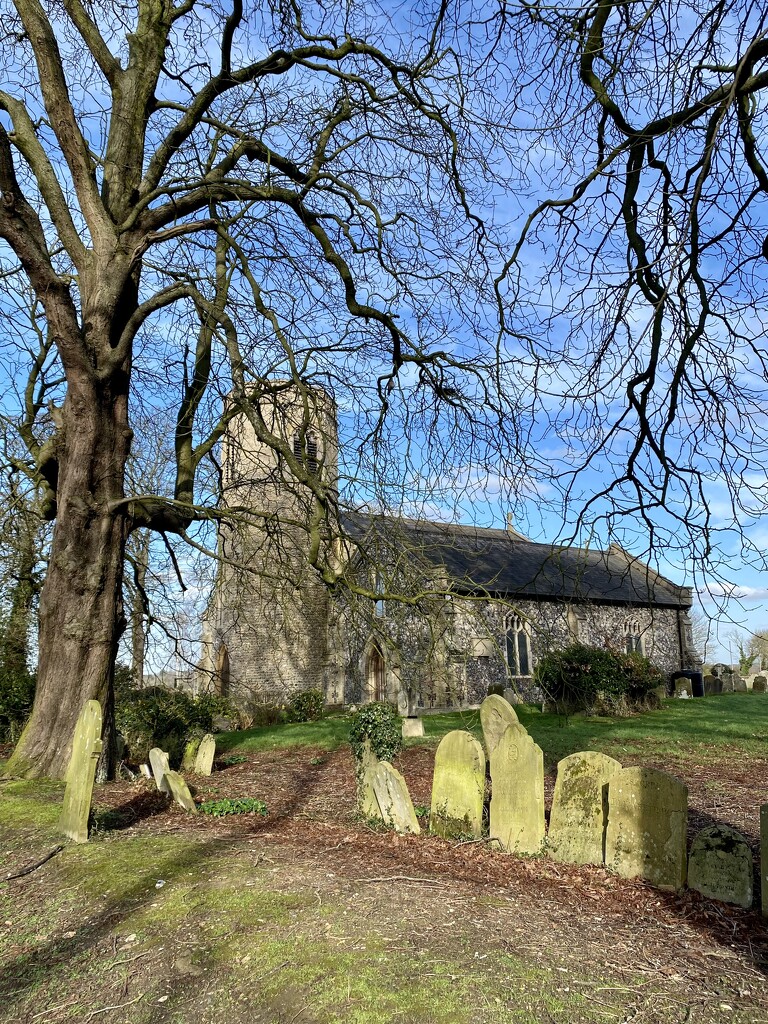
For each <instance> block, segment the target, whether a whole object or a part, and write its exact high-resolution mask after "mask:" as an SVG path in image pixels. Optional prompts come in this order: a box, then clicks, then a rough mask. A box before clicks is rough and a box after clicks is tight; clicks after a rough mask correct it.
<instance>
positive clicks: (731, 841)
mask: <svg viewBox="0 0 768 1024" xmlns="http://www.w3.org/2000/svg"><path fill="white" fill-rule="evenodd" d="M688 888H689V889H695V890H696V891H697V892H700V893H701V894H702V896H709V897H710V899H713V900H722V902H723V903H735V904H736V906H737V907H744V908H745V909H747V910H748V909H749V908H750V907H751V906H752V898H753V883H752V851H751V850H750V848H749V844H748V843H747V841H746V839H745V838H744V836H743V835H741V833H740V832H737V831H736V829H733V828H729V827H728V826H727V825H713V826H712V827H711V828H705V829H703V830H702V831H701V832H699V834H698V835H697V836H696V838H695V839H694V840H693V843H692V844H691V852H690V855H689V857H688Z"/></svg>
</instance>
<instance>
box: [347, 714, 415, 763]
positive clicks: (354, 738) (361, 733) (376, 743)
mask: <svg viewBox="0 0 768 1024" xmlns="http://www.w3.org/2000/svg"><path fill="white" fill-rule="evenodd" d="M366 740H370V741H371V749H372V750H373V752H374V754H375V755H376V757H378V758H379V759H380V760H382V761H391V760H392V759H393V758H394V757H396V756H397V755H398V754H399V753H400V751H401V750H402V749H403V726H402V722H401V720H400V715H399V714H398V712H397V708H396V707H395V705H394V704H388V703H386V702H384V701H380V702H374V703H372V704H364V705H363V707H361V708H360V710H359V711H357V712H356V713H355V714H354V715H353V716H352V726H351V728H350V730H349V743H350V746H351V747H352V752H353V753H354V755H355V758H356V759H357V760H358V761H359V760H360V758H361V757H362V755H363V744H364V743H365V741H366Z"/></svg>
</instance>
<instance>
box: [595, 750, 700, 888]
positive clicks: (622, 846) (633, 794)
mask: <svg viewBox="0 0 768 1024" xmlns="http://www.w3.org/2000/svg"><path fill="white" fill-rule="evenodd" d="M687 824H688V789H687V788H686V786H685V785H684V784H683V783H682V782H681V781H680V780H679V779H676V778H675V777H674V776H673V775H668V774H667V773H666V772H660V771H656V770H655V769H653V768H622V769H621V770H620V771H618V772H616V774H615V775H614V776H613V777H612V778H611V779H610V780H609V782H608V828H607V830H606V836H605V864H606V867H608V868H611V869H612V870H613V871H615V872H616V873H617V874H619V875H621V876H622V878H646V879H647V880H648V881H649V882H652V883H653V885H658V886H659V887H660V888H662V889H673V890H677V889H680V888H682V886H683V885H684V884H685V876H686V866H687V859H686V847H685V840H686V829H687Z"/></svg>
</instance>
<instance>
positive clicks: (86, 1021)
mask: <svg viewBox="0 0 768 1024" xmlns="http://www.w3.org/2000/svg"><path fill="white" fill-rule="evenodd" d="M143 998H144V993H143V992H141V993H140V994H139V995H137V996H136V998H135V999H130V1000H129V1001H128V1002H127V1003H120V1005H119V1006H102V1007H101V1009H100V1010H91V1012H90V1013H89V1014H88V1016H87V1017H86V1018H85V1022H84V1024H88V1021H89V1020H90V1019H91V1018H92V1017H95V1016H96V1014H97V1013H107V1012H108V1011H109V1010H123V1009H125V1007H126V1006H133V1004H134V1003H138V1001H139V1000H140V999H143Z"/></svg>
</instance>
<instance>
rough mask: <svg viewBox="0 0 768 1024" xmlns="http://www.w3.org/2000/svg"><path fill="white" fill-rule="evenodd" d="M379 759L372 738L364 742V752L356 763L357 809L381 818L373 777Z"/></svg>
mask: <svg viewBox="0 0 768 1024" xmlns="http://www.w3.org/2000/svg"><path fill="white" fill-rule="evenodd" d="M378 764H379V759H378V757H376V755H375V754H374V752H373V747H372V746H371V741H370V740H365V741H364V742H363V752H362V755H361V757H360V758H359V759H358V761H357V764H356V765H355V775H356V781H357V809H358V811H359V812H360V814H362V815H363V816H364V817H366V818H381V812H380V811H379V803H378V800H377V799H376V794H375V793H374V791H373V777H374V774H375V773H376V768H377V766H378Z"/></svg>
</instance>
